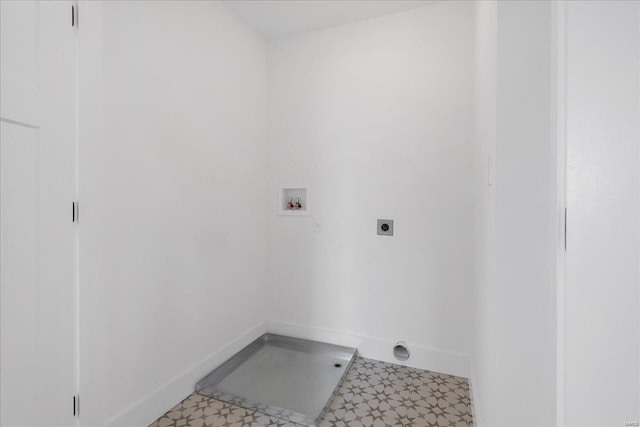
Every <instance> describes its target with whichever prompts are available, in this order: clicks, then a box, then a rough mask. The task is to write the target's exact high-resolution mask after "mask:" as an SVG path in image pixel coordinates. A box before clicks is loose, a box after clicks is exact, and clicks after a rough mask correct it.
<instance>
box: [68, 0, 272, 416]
mask: <svg viewBox="0 0 640 427" xmlns="http://www.w3.org/2000/svg"><path fill="white" fill-rule="evenodd" d="M80 11H81V16H80V22H81V24H80V31H81V32H80V58H81V62H80V64H79V70H80V94H81V99H80V113H81V114H80V123H81V126H80V141H81V144H80V179H79V181H80V211H81V214H80V253H81V259H80V283H81V291H80V295H81V301H80V307H81V340H82V341H81V344H82V347H81V353H80V355H81V360H80V364H81V365H80V366H81V381H82V383H81V387H80V388H81V391H82V396H81V401H82V422H83V425H87V426H99V425H117V426H118V427H121V426H128V425H147V424H148V423H150V422H151V421H153V420H154V419H155V418H156V417H158V416H159V415H161V414H162V413H163V412H164V411H166V410H167V409H168V408H170V407H171V406H172V405H173V404H174V403H175V402H177V401H179V400H180V399H182V398H183V397H184V396H185V395H187V394H188V393H190V392H191V391H192V390H193V386H194V384H195V381H197V379H198V376H202V375H204V374H206V373H207V371H208V370H210V369H212V368H213V367H215V363H219V362H221V361H222V360H219V359H220V357H218V356H216V355H217V354H218V353H216V352H218V351H219V350H221V349H223V348H225V346H226V345H227V344H229V343H232V342H233V341H234V340H236V339H237V338H238V337H241V335H242V334H243V333H245V332H247V331H250V332H249V335H247V336H246V337H245V338H243V340H244V341H247V340H249V339H250V338H251V337H252V335H255V334H257V333H259V332H260V331H259V328H258V329H252V328H254V327H256V325H258V324H259V323H260V322H262V321H263V319H264V318H265V312H264V310H263V307H264V296H265V290H264V272H265V249H266V232H265V227H266V218H265V209H264V206H265V204H266V185H265V179H264V177H265V176H266V146H265V135H266V129H265V121H266V111H265V107H266V86H265V79H266V69H265V66H266V58H265V54H266V50H265V45H264V42H263V41H262V40H261V39H260V38H259V37H257V36H256V35H255V34H254V33H253V32H252V31H251V30H249V29H247V28H246V27H245V26H244V25H242V24H240V23H239V22H238V21H237V20H236V19H235V18H234V16H233V15H232V14H231V13H230V12H228V11H227V9H226V6H224V4H222V3H220V2H184V1H180V2H168V1H158V2H150V1H143V2H104V3H99V2H85V3H83V4H82V5H81V7H80ZM241 338H242V337H241ZM237 346H238V345H236V347H237ZM185 378H186V379H187V380H188V381H187V380H185ZM174 380H176V381H178V380H179V381H178V382H177V383H176V382H175V381H174ZM145 423H147V424H145Z"/></svg>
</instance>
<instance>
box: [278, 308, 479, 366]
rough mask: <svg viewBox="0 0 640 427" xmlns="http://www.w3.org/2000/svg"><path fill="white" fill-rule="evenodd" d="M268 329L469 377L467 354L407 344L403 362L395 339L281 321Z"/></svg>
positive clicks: (387, 360) (370, 356) (366, 354)
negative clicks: (395, 349)
mask: <svg viewBox="0 0 640 427" xmlns="http://www.w3.org/2000/svg"><path fill="white" fill-rule="evenodd" d="M266 330H267V332H271V333H274V334H280V335H286V336H290V337H295V338H303V339H308V340H314V341H322V342H327V343H331V344H337V345H344V346H349V347H355V348H357V349H358V354H359V355H360V356H362V357H366V358H369V359H375V360H381V361H383V362H389V363H395V364H398V365H404V366H410V367H412V368H418V369H425V370H429V371H434V372H440V373H443V374H449V375H455V376H459V377H464V378H469V373H470V368H469V356H467V355H466V354H461V353H457V352H452V351H446V350H437V349H432V348H427V347H423V346H420V345H415V344H412V343H411V342H407V344H408V347H409V350H410V351H411V357H410V358H409V359H408V360H406V361H404V362H400V361H398V360H396V359H395V358H394V357H393V345H394V344H395V343H396V342H395V341H392V340H384V339H379V338H372V337H366V336H362V335H356V334H353V333H350V332H343V331H335V330H331V329H324V328H317V327H313V326H308V325H300V324H293V323H287V322H281V321H278V320H267V321H266Z"/></svg>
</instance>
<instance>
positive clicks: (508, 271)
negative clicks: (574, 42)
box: [472, 2, 557, 427]
mask: <svg viewBox="0 0 640 427" xmlns="http://www.w3.org/2000/svg"><path fill="white" fill-rule="evenodd" d="M476 8H477V9H476V13H477V21H476V22H477V27H476V31H477V34H478V38H477V45H476V48H477V52H476V68H477V76H476V77H477V80H476V82H477V87H476V119H477V125H476V132H477V139H476V148H475V150H474V153H475V154H474V158H475V171H476V173H475V176H476V182H475V183H474V189H475V192H476V196H477V198H476V201H475V212H476V234H475V243H474V248H475V251H474V253H475V261H476V263H475V265H476V268H475V292H474V325H475V331H474V346H473V347H474V348H473V351H472V361H473V366H472V372H473V375H472V377H473V378H472V380H473V383H472V387H473V392H474V404H475V407H476V409H478V408H479V414H478V413H477V414H476V417H477V422H478V423H479V425H483V426H490V427H500V426H529V427H531V426H551V425H554V424H555V397H556V394H555V387H556V376H555V371H556V366H555V353H556V345H555V326H556V325H555V294H554V293H555V247H556V238H557V232H556V231H557V223H556V220H555V218H556V211H555V208H556V189H555V186H556V181H555V173H556V157H555V150H556V148H555V147H556V145H555V137H554V132H553V131H554V128H553V127H552V126H553V123H554V122H553V121H552V114H553V112H554V104H553V102H555V98H553V97H554V92H553V85H554V83H553V82H552V80H551V76H552V64H553V58H552V53H553V49H552V47H553V46H552V41H551V34H552V31H551V30H552V26H551V25H552V4H551V3H549V2H479V3H477V4H476ZM493 141H495V143H494V142H493ZM494 144H495V145H494ZM494 150H495V177H494V184H493V187H491V188H488V187H487V162H488V156H489V155H493V153H494Z"/></svg>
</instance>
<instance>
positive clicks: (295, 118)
mask: <svg viewBox="0 0 640 427" xmlns="http://www.w3.org/2000/svg"><path fill="white" fill-rule="evenodd" d="M472 11H473V8H472V5H471V3H468V2H442V3H437V4H434V5H431V6H428V7H424V8H419V9H414V10H411V11H406V12H402V13H398V14H394V15H389V16H385V17H381V18H377V19H372V20H367V21H362V22H357V23H353V24H348V25H343V26H338V27H334V28H329V29H326V30H322V31H317V32H312V33H308V34H305V35H301V36H296V37H291V38H288V39H284V40H281V41H277V42H272V43H270V45H269V67H268V74H269V78H268V87H269V177H270V181H269V182H270V190H271V194H270V198H271V200H270V204H269V208H270V210H269V215H268V219H269V220H268V223H269V261H268V264H269V269H268V272H269V276H268V277H269V295H270V299H269V300H268V301H269V308H270V310H269V317H270V318H271V319H274V320H276V321H280V322H285V323H293V324H300V325H303V326H310V327H315V328H325V329H330V330H336V331H342V332H348V333H351V334H355V335H359V336H367V337H372V338H375V339H382V340H397V339H404V340H406V341H407V342H408V343H409V345H410V346H412V345H413V346H423V347H426V348H431V349H437V350H443V351H446V352H453V353H465V354H466V353H467V352H468V350H469V341H470V337H471V335H470V320H471V319H470V304H471V302H470V298H471V289H472V287H471V280H472V278H471V270H472V269H471V255H472V252H471V249H472V248H471V242H472V239H471V232H472V211H471V207H472V193H471V192H472V189H471V185H470V182H471V160H472V153H471V148H472V138H473V105H472V102H473V93H472V91H473V14H472ZM279 185H309V186H310V187H311V190H312V193H311V200H310V202H311V205H310V206H311V210H312V213H313V216H311V217H284V216H277V214H276V192H277V188H278V186H279ZM377 218H391V219H394V220H395V236H393V237H381V236H377V235H376V219H377ZM389 350H391V347H389ZM432 368H434V367H433V366H432ZM441 369H443V368H441ZM458 372H459V371H458Z"/></svg>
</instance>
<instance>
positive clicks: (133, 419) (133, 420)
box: [104, 322, 266, 427]
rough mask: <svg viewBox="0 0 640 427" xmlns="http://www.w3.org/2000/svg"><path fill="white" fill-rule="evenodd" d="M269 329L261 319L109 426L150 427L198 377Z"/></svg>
mask: <svg viewBox="0 0 640 427" xmlns="http://www.w3.org/2000/svg"><path fill="white" fill-rule="evenodd" d="M265 332H266V330H265V322H261V323H259V324H258V325H256V326H254V327H253V328H251V329H250V330H248V331H246V332H245V333H243V334H242V335H240V336H239V337H238V338H236V339H234V340H233V341H231V342H229V343H228V344H226V345H225V346H223V347H222V348H220V349H219V350H218V351H216V352H214V353H211V354H210V355H208V356H207V357H205V358H204V359H202V360H201V361H200V362H198V363H196V364H194V365H193V366H191V367H189V368H187V369H185V370H184V371H182V372H181V373H180V374H178V375H176V376H175V377H173V378H172V379H170V380H169V381H167V382H166V383H165V384H164V385H162V386H160V387H159V388H158V389H156V390H154V391H152V392H151V393H149V394H148V395H146V396H145V397H143V398H142V399H140V400H138V401H137V402H135V403H134V404H132V405H131V406H129V407H128V408H126V409H125V410H123V411H121V412H120V413H118V414H116V415H115V416H113V417H111V418H109V419H108V420H107V421H106V422H105V423H104V425H105V426H106V427H146V426H148V425H149V424H151V423H152V422H153V421H155V420H156V419H157V418H159V417H160V416H162V415H163V414H164V413H165V412H167V411H168V410H169V409H171V408H172V407H173V406H174V405H175V404H176V403H178V402H180V401H181V400H182V399H184V398H185V397H187V396H188V395H189V394H191V393H193V391H194V390H195V385H196V382H198V380H200V379H201V378H203V377H204V376H205V375H207V374H208V373H209V372H211V371H212V370H214V369H215V368H217V367H218V366H220V365H221V364H222V363H223V362H225V361H226V360H227V359H229V358H230V357H231V356H233V355H234V354H236V353H237V352H238V351H240V350H242V349H243V348H244V347H246V346H247V345H249V344H250V343H251V342H252V341H253V340H255V339H256V338H258V337H260V336H261V335H262V334H264V333H265Z"/></svg>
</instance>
